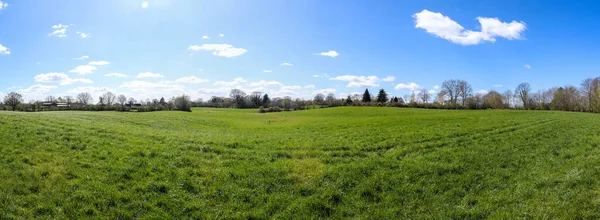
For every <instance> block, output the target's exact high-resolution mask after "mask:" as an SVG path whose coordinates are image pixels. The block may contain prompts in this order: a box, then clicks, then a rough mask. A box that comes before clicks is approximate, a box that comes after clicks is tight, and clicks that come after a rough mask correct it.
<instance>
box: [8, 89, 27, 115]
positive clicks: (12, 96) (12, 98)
mask: <svg viewBox="0 0 600 220" xmlns="http://www.w3.org/2000/svg"><path fill="white" fill-rule="evenodd" d="M22 102H23V96H22V95H21V94H19V93H16V92H11V93H8V94H7V95H6V96H4V104H5V105H8V106H10V107H11V108H12V110H13V111H16V110H17V106H19V105H20V104H21V103H22Z"/></svg>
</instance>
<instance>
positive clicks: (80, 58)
mask: <svg viewBox="0 0 600 220" xmlns="http://www.w3.org/2000/svg"><path fill="white" fill-rule="evenodd" d="M89 58H90V57H89V56H81V57H77V58H73V59H74V60H85V59H89Z"/></svg>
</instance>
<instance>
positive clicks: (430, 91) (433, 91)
mask: <svg viewBox="0 0 600 220" xmlns="http://www.w3.org/2000/svg"><path fill="white" fill-rule="evenodd" d="M427 92H429V94H434V93H435V90H433V89H432V90H429V91H427Z"/></svg>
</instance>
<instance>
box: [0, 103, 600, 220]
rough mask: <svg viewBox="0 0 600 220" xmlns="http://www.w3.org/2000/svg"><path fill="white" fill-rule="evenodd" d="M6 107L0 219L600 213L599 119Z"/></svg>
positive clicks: (540, 114)
mask: <svg viewBox="0 0 600 220" xmlns="http://www.w3.org/2000/svg"><path fill="white" fill-rule="evenodd" d="M255 112H256V110H234V109H194V112H193V113H186V112H152V113H120V112H42V113H19V112H0V219H23V218H24V219H34V218H35V219H63V218H71V219H73V218H74V219H81V218H100V219H132V218H147V219H185V218H198V219H265V218H276V219H315V218H360V219H407V218H410V219H414V218H417V219H421V218H432V219H446V218H458V219H479V218H500V219H508V218H558V219H574V218H595V219H597V218H600V178H599V177H600V148H599V147H598V143H600V129H598V128H599V127H600V115H596V114H586V113H571V112H545V111H492V110H489V111H449V110H423V109H397V108H369V107H359V108H353V107H347V108H346V107H344V108H330V109H315V110H308V111H299V112H282V113H268V114H257V113H255Z"/></svg>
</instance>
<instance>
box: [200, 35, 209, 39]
mask: <svg viewBox="0 0 600 220" xmlns="http://www.w3.org/2000/svg"><path fill="white" fill-rule="evenodd" d="M202 39H205V40H206V39H210V38H209V37H208V36H206V35H204V36H202Z"/></svg>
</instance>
